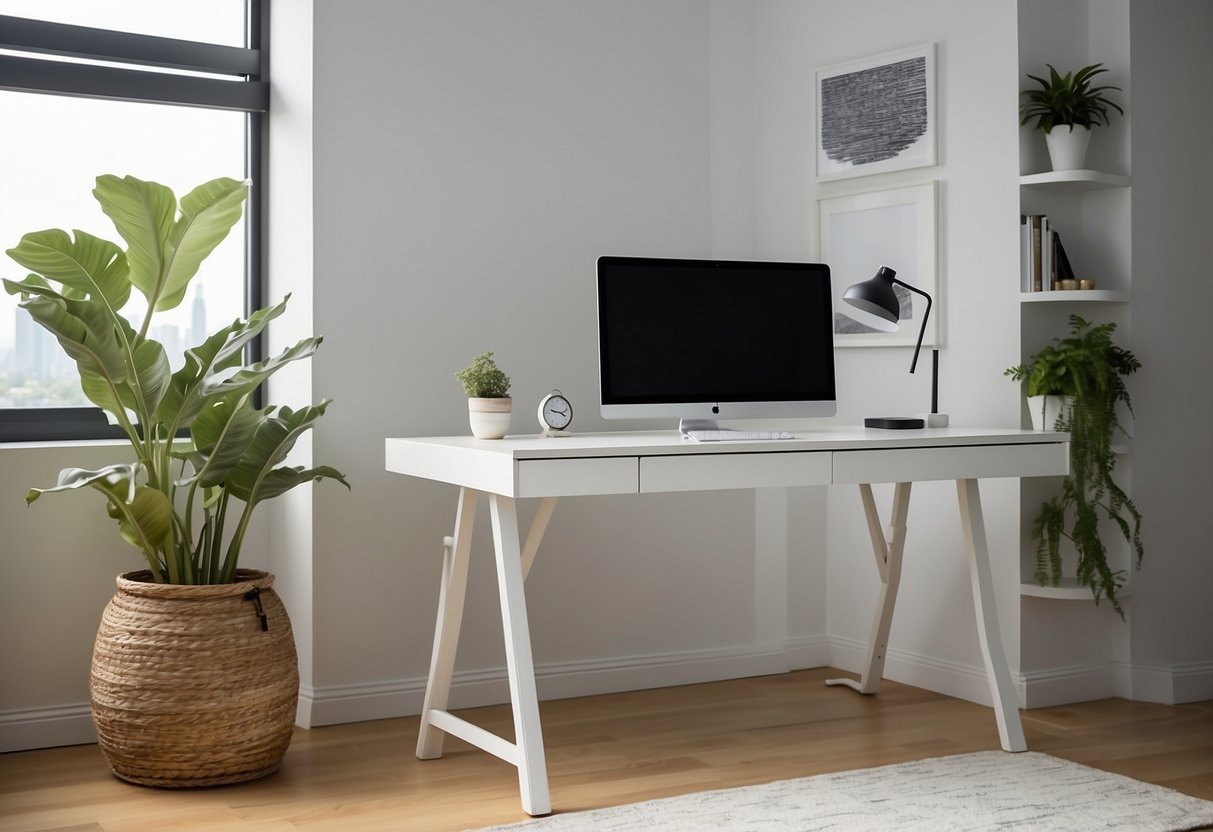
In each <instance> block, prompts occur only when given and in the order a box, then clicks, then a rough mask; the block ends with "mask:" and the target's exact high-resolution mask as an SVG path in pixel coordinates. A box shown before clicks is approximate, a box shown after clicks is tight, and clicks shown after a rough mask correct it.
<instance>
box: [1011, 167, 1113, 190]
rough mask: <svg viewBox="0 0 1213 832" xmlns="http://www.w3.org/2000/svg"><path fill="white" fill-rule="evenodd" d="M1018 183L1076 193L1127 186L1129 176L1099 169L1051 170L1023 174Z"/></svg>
mask: <svg viewBox="0 0 1213 832" xmlns="http://www.w3.org/2000/svg"><path fill="white" fill-rule="evenodd" d="M1019 184H1020V185H1022V186H1024V187H1028V188H1043V189H1046V190H1051V191H1063V192H1067V193H1077V192H1080V191H1099V190H1104V189H1106V188H1127V187H1128V186H1129V177H1127V176H1121V175H1120V174H1118V173H1104V172H1103V171H1101V170H1051V171H1048V172H1047V173H1029V174H1025V175H1024V176H1021V177H1019Z"/></svg>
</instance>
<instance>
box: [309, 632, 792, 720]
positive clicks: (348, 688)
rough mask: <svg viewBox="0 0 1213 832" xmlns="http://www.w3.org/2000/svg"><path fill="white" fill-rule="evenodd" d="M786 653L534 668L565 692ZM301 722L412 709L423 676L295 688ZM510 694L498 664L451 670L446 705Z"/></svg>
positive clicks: (772, 660)
mask: <svg viewBox="0 0 1213 832" xmlns="http://www.w3.org/2000/svg"><path fill="white" fill-rule="evenodd" d="M789 669H790V665H789V663H788V656H787V654H786V652H785V651H784V650H783V649H781V648H778V647H776V648H769V649H763V648H759V647H754V646H749V647H738V648H724V649H720V650H689V651H681V652H673V653H660V654H652V655H644V656H626V657H622V658H612V659H601V660H591V661H579V662H553V663H549V664H540V665H537V666H536V667H535V684H536V687H537V688H538V690H539V698H540V699H566V698H568V697H572V696H589V695H593V694H598V693H616V692H619V691H626V690H643V689H645V688H662V687H671V686H674V685H691V684H697V683H700V682H714V681H718V680H720V679H740V678H744V677H747V676H766V675H770V674H773V673H786V672H787V671H788V670H789ZM300 696H301V699H302V700H305V702H304V704H302V705H301V707H300V713H301V714H307V715H308V718H309V721H307V722H302V721H301V722H300V724H301V725H305V726H306V727H315V726H320V725H336V724H340V723H343V722H361V721H365V720H371V719H387V718H390V717H397V716H404V715H411V714H416V713H419V712H420V711H421V702H422V699H423V698H424V696H425V678H424V677H413V678H411V679H399V680H395V681H387V682H373V683H366V684H359V685H341V686H330V687H323V688H316V689H313V690H310V691H300ZM508 701H509V688H508V686H507V683H506V674H505V668H504V667H499V668H489V669H486V670H474V671H462V672H456V673H455V677H454V679H453V681H452V683H451V697H450V707H451V708H475V707H480V706H482V705H496V704H499V703H502V702H508Z"/></svg>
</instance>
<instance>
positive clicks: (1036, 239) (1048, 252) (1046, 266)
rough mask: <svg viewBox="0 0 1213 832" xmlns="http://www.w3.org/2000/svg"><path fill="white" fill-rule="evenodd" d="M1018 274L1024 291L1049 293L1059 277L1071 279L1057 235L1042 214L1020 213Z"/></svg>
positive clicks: (1063, 248)
mask: <svg viewBox="0 0 1213 832" xmlns="http://www.w3.org/2000/svg"><path fill="white" fill-rule="evenodd" d="M1019 243H1020V257H1019V263H1020V277H1021V287H1022V289H1023V291H1025V292H1051V291H1056V290H1057V283H1058V282H1059V281H1062V280H1074V269H1073V268H1071V266H1070V258H1069V257H1067V256H1066V249H1065V246H1063V245H1062V244H1061V235H1060V234H1058V233H1057V229H1055V228H1053V227H1052V226H1051V225H1050V223H1049V217H1048V215H1046V214H1020V216H1019Z"/></svg>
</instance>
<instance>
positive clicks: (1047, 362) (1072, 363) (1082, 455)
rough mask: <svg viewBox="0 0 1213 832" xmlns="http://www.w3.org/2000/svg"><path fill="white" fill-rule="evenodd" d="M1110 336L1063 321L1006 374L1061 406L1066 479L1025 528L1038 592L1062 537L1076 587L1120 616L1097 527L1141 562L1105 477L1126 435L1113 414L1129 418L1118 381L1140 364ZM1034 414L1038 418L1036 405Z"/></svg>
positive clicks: (1136, 532)
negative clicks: (1114, 535)
mask: <svg viewBox="0 0 1213 832" xmlns="http://www.w3.org/2000/svg"><path fill="white" fill-rule="evenodd" d="M1115 329H1116V324H1114V323H1106V324H1100V325H1098V326H1096V325H1093V324H1091V323H1090V322H1088V321H1086V320H1084V319H1082V318H1081V317H1079V316H1078V315H1071V316H1070V335H1069V337H1066V338H1055V339H1054V341H1053V343H1052V344H1050V345H1049V346H1046V347H1045V348H1044V349H1042V350H1040V351H1039V352H1038V353H1036V354H1035V355H1033V356H1032V357H1031V358H1029V359H1028V361H1027V362H1026V363H1024V364H1020V365H1018V366H1015V367H1011V368H1009V369H1008V370H1007V371H1006V375H1008V376H1010V377H1011V378H1012V379H1013V380H1015V381H1026V382H1027V387H1028V390H1027V392H1028V393H1029V395H1042V396H1043V395H1053V396H1064V397H1065V400H1066V403H1065V405H1064V406H1063V407H1061V408H1060V409H1059V410H1058V413H1057V415H1056V417H1055V418H1054V421H1053V423H1052V426H1053V427H1054V428H1055V429H1056V430H1059V431H1065V432H1067V433H1069V434H1070V473H1069V475H1068V476H1066V477H1065V479H1064V480H1063V481H1062V485H1061V491H1060V493H1059V494H1057V495H1056V496H1054V497H1053V498H1051V499H1050V500H1048V501H1047V502H1045V503H1044V504H1043V505H1042V506H1041V507H1040V513H1039V514H1038V515H1037V517H1036V520H1035V522H1034V523H1033V524H1032V537H1033V539H1034V540H1035V541H1036V580H1037V581H1038V582H1039V583H1040V584H1041V586H1045V585H1052V586H1056V585H1057V584H1058V583H1060V581H1061V576H1062V558H1061V539H1062V538H1063V537H1064V538H1066V539H1068V540H1069V541H1070V542H1071V543H1072V544H1073V546H1074V549H1075V551H1076V552H1077V554H1078V563H1077V566H1076V577H1077V579H1078V583H1079V584H1080V585H1082V586H1088V587H1090V588H1091V593H1092V595H1093V596H1094V597H1095V601H1096V603H1098V602H1099V600H1100V599H1101V598H1102V597H1104V596H1106V597H1107V599H1108V600H1109V601H1110V602H1111V604H1112V607H1113V609H1115V610H1116V612H1118V613H1120V615H1121V616H1122V617H1123V616H1124V611H1123V610H1122V609H1121V606H1120V600H1119V598H1118V597H1117V592H1118V591H1119V590H1120V588H1121V587H1122V586H1123V584H1124V580H1125V575H1124V571H1123V570H1114V569H1112V567H1111V566H1110V565H1109V563H1108V553H1107V547H1106V546H1105V544H1104V542H1103V539H1102V538H1101V537H1100V529H1099V526H1100V517H1101V515H1102V516H1103V517H1104V518H1107V519H1110V520H1111V521H1112V522H1113V523H1114V524H1115V525H1116V527H1117V528H1118V529H1119V530H1120V532H1121V534H1123V535H1124V538H1125V540H1126V541H1127V542H1128V543H1129V545H1130V546H1132V548H1133V551H1134V553H1135V554H1136V562H1137V563H1138V564H1140V563H1141V558H1142V555H1143V553H1144V550H1143V548H1142V542H1141V514H1140V512H1138V510H1137V506H1135V505H1134V504H1133V500H1132V499H1130V497H1129V495H1128V494H1126V493H1125V492H1124V490H1123V489H1122V488H1121V487H1120V486H1119V485H1118V484H1117V483H1116V481H1115V480H1114V479H1113V476H1112V474H1113V471H1114V470H1115V467H1116V454H1115V452H1114V451H1113V450H1112V439H1113V437H1114V435H1115V434H1117V433H1121V434H1125V433H1126V431H1125V429H1124V427H1123V426H1122V425H1121V423H1120V415H1119V413H1118V409H1119V407H1120V406H1121V405H1123V406H1124V407H1125V409H1126V410H1127V411H1128V413H1129V415H1132V413H1133V407H1132V402H1131V401H1130V399H1129V391H1128V389H1127V388H1126V386H1125V377H1126V376H1129V375H1132V374H1133V373H1135V372H1136V371H1137V370H1138V369H1140V368H1141V362H1140V361H1138V360H1137V357H1136V356H1134V355H1133V353H1131V352H1130V351H1128V350H1126V349H1124V348H1123V347H1121V346H1119V345H1117V344H1116V343H1115V342H1114V341H1113V340H1112V333H1113V332H1114V331H1115ZM1041 408H1042V412H1043V403H1042V405H1041ZM1045 424H1046V425H1048V424H1049V423H1048V422H1046V423H1045Z"/></svg>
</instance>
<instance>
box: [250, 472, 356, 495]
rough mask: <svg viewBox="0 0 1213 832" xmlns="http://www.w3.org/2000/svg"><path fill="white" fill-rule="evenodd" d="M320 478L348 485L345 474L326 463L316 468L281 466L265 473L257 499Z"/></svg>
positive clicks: (283, 491)
mask: <svg viewBox="0 0 1213 832" xmlns="http://www.w3.org/2000/svg"><path fill="white" fill-rule="evenodd" d="M322 479H334V480H337V481H338V482H340V483H341V484H342V485H344V486H345V487H346V488H349V487H350V484H349V482H347V481H346V479H345V475H344V474H342V473H341V472H340V471H338V470H337V469H336V468H332V467H330V466H328V465H320V466H317V467H316V468H304V467H302V466H298V467H295V468H290V467H286V466H283V467H281V468H275V469H274V470H272V471H270V472H269V473H268V474H266V476H265V478H264V479H263V480H262V481H261V489H260V491H259V493H258V499H259V500H268V499H270V498H272V497H277V496H279V495H281V494H285V493H286V492H287V491H290V490H291V489H292V488H294V487H295V486H297V485H303V484H304V483H307V482H319V481H320V480H322Z"/></svg>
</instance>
